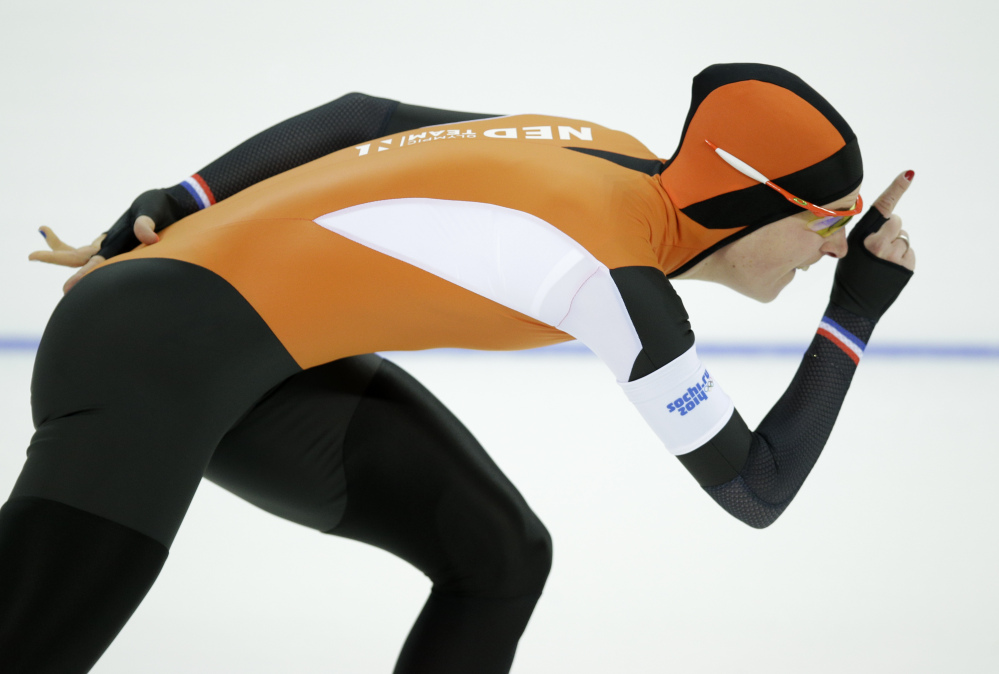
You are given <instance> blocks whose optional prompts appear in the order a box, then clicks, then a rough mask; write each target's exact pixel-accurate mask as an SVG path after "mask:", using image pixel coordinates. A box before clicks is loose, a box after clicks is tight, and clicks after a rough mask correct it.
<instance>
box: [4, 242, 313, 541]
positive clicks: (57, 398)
mask: <svg viewBox="0 0 999 674" xmlns="http://www.w3.org/2000/svg"><path fill="white" fill-rule="evenodd" d="M298 371H301V368H299V367H298V365H297V364H296V363H295V361H294V360H293V359H292V358H291V356H290V355H289V354H288V352H287V351H286V350H285V348H284V347H283V346H282V344H281V343H280V342H279V341H278V339H277V338H276V337H275V336H274V334H273V333H272V332H271V330H270V329H269V327H268V326H267V325H266V323H265V322H264V321H263V320H262V319H261V318H260V316H259V315H258V314H257V313H256V312H255V311H254V310H253V308H252V307H251V306H250V305H249V304H248V303H247V302H246V300H245V299H244V298H243V297H242V296H241V295H240V294H239V293H238V292H237V291H236V290H235V289H234V288H233V287H232V286H231V285H229V284H228V283H227V282H226V281H225V280H223V279H222V278H221V277H219V276H217V275H215V274H213V273H212V272H210V271H208V270H206V269H204V268H201V267H198V266H195V265H191V264H188V263H185V262H179V261H176V260H158V259H144V260H132V261H125V262H121V263H119V264H113V265H109V266H108V267H105V268H102V269H98V270H97V271H95V272H93V273H92V274H91V275H90V276H88V277H87V278H85V279H83V280H82V281H81V282H80V283H79V284H78V285H77V286H76V287H75V288H74V289H73V290H72V291H71V292H70V293H69V294H68V295H67V296H66V297H65V298H63V300H62V302H60V303H59V306H58V307H57V308H56V310H55V312H54V313H53V315H52V318H51V319H50V321H49V324H48V326H47V327H46V329H45V334H44V335H43V337H42V341H41V345H40V346H39V349H38V354H37V356H36V359H35V370H34V374H33V377H32V383H31V388H32V414H33V416H34V422H35V429H36V430H35V434H34V437H32V440H31V445H30V446H29V448H28V459H27V461H26V462H25V464H24V469H23V470H22V472H21V475H20V477H19V478H18V481H17V483H16V484H15V486H14V490H13V492H12V494H11V498H12V499H13V498H18V497H36V498H44V499H49V500H52V501H56V502H58V503H62V504H64V505H68V506H72V507H74V508H78V509H80V510H83V511H85V512H88V513H91V514H94V515H98V516H100V517H104V518H106V519H109V520H111V521H113V522H116V523H118V524H121V525H124V526H126V527H129V528H131V529H133V530H136V531H139V532H141V533H143V534H145V535H147V536H149V537H151V538H153V539H155V540H157V541H159V542H160V543H162V544H163V545H164V546H166V547H168V548H169V546H170V543H171V542H172V540H173V537H174V535H175V534H176V531H177V528H178V527H179V526H180V522H181V520H182V519H183V516H184V514H185V512H186V510H187V507H188V505H189V503H190V500H191V498H192V497H193V495H194V492H195V490H196V489H197V486H198V484H199V482H200V480H201V476H202V474H203V472H204V469H205V465H206V464H207V463H208V460H209V458H210V457H211V455H212V451H213V450H214V449H215V447H216V445H217V444H218V442H219V440H220V439H221V438H222V436H223V435H225V432H226V431H227V430H228V429H229V428H231V427H232V425H233V424H234V423H235V422H236V421H237V420H238V419H239V418H240V416H242V415H243V414H244V413H245V412H246V410H247V409H249V407H250V406H251V405H252V404H253V403H254V401H255V400H256V399H258V398H259V397H260V396H261V395H263V394H264V393H266V392H267V391H268V390H269V389H271V388H272V387H273V386H274V385H275V384H276V383H278V382H280V381H282V380H284V379H286V378H287V377H289V376H290V375H292V374H293V373H295V372H298Z"/></svg>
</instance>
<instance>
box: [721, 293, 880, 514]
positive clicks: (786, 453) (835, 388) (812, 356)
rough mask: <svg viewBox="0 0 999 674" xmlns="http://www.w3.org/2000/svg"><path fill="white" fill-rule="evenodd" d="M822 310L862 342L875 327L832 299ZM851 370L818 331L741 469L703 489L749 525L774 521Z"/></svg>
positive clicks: (831, 419) (819, 444)
mask: <svg viewBox="0 0 999 674" xmlns="http://www.w3.org/2000/svg"><path fill="white" fill-rule="evenodd" d="M826 315H827V316H829V317H830V318H831V319H833V320H834V321H836V322H837V323H839V324H840V325H841V326H843V327H844V328H845V329H846V330H849V331H850V332H851V333H853V334H854V335H855V336H857V337H858V338H860V340H861V341H863V342H864V343H865V344H866V343H867V341H868V340H869V339H870V336H871V333H872V332H873V330H874V324H875V322H874V321H872V320H870V319H867V318H863V317H861V316H857V315H855V314H852V313H850V312H848V311H846V310H844V309H842V308H840V307H837V306H836V305H834V304H830V305H829V307H828V308H827V309H826ZM855 371H856V365H855V364H854V362H853V360H851V359H850V357H849V356H847V355H846V354H845V353H843V351H842V350H841V349H840V348H839V347H838V346H836V345H835V344H833V343H832V342H831V341H829V339H827V338H826V337H823V336H822V335H819V334H816V335H815V338H814V339H813V340H812V343H811V345H810V346H809V348H808V351H807V352H806V353H805V357H804V359H803V360H802V363H801V365H800V366H799V367H798V371H797V373H795V376H794V379H793V380H792V381H791V385H790V386H788V388H787V390H786V391H785V392H784V395H782V396H781V398H780V400H778V401H777V404H776V405H774V406H773V408H772V409H771V410H770V412H769V414H767V416H766V417H765V418H764V419H763V421H762V422H760V425H759V427H758V428H757V429H756V432H755V433H754V434H753V438H752V445H751V446H750V448H749V455H748V456H747V458H746V461H745V464H744V465H743V467H742V469H741V470H740V471H739V475H738V476H737V477H735V478H733V479H732V480H730V481H728V482H726V483H724V484H720V485H715V486H708V487H705V488H704V490H705V491H706V492H707V493H708V494H709V495H710V496H711V498H713V499H714V500H715V501H716V502H718V504H719V505H720V506H721V507H723V508H724V509H725V510H727V511H728V512H729V513H731V514H732V515H734V516H735V517H737V518H739V519H740V520H742V521H743V522H745V523H746V524H748V525H750V526H752V527H756V528H763V527H766V526H769V525H770V524H771V523H773V521H774V520H776V519H777V518H778V517H779V516H780V514H781V513H782V512H784V509H785V508H787V506H788V504H790V502H791V499H793V498H794V496H795V494H797V493H798V490H799V489H800V488H801V485H802V483H803V482H804V481H805V478H806V477H808V473H809V472H811V470H812V467H813V466H814V465H815V462H816V461H818V458H819V455H820V454H821V453H822V449H823V448H824V447H825V444H826V440H827V439H828V438H829V434H830V433H831V432H832V428H833V424H834V423H835V421H836V417H837V416H838V415H839V410H840V408H841V407H842V405H843V399H844V398H845V397H846V392H847V390H848V389H849V387H850V382H851V380H852V379H853V374H854V372H855Z"/></svg>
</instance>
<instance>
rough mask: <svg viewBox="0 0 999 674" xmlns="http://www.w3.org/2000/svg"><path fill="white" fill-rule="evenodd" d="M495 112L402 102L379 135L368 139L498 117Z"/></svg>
mask: <svg viewBox="0 0 999 674" xmlns="http://www.w3.org/2000/svg"><path fill="white" fill-rule="evenodd" d="M496 116H497V115H494V114H487V113H482V112H460V111H458V110H440V109H438V108H426V107H423V106H422V105H410V104H409V103H400V104H399V105H398V106H397V107H396V108H395V110H393V112H392V116H391V117H390V118H389V120H388V123H387V124H386V125H385V128H384V129H383V130H382V132H381V133H379V134H378V135H377V136H372V137H371V138H369V139H368V140H373V139H375V138H378V136H391V135H392V134H394V133H400V132H402V131H412V130H413V129H419V128H420V127H424V126H437V125H438V124H455V123H457V122H468V121H471V120H473V119H489V118H491V117H496Z"/></svg>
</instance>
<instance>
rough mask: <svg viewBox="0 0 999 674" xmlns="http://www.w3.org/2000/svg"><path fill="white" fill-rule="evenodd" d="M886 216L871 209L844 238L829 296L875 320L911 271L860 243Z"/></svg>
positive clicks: (842, 305) (905, 281)
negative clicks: (844, 251) (846, 246)
mask: <svg viewBox="0 0 999 674" xmlns="http://www.w3.org/2000/svg"><path fill="white" fill-rule="evenodd" d="M887 221H888V218H886V217H885V216H883V215H881V212H880V211H879V210H878V209H877V208H871V209H869V210H868V211H867V213H865V214H864V217H862V218H861V219H860V222H858V223H857V224H856V225H854V227H853V231H852V232H850V236H848V237H847V243H848V244H849V249H848V251H847V254H846V257H844V258H842V259H840V261H839V262H838V263H837V264H836V276H835V279H834V280H833V288H832V295H831V296H830V299H831V300H832V301H833V302H834V303H835V304H836V305H838V306H840V307H842V308H843V309H846V310H847V311H849V312H851V313H854V314H856V315H857V316H863V317H864V318H870V319H871V320H874V321H876V320H878V319H879V318H881V316H882V315H884V313H885V312H886V311H888V307H890V306H891V305H892V302H894V301H895V300H896V299H897V298H898V296H899V294H900V293H901V292H902V289H903V288H904V287H905V284H906V283H908V282H909V278H911V277H912V272H911V271H910V270H908V269H906V268H905V267H903V266H901V265H897V264H895V263H894V262H889V261H888V260H883V259H881V258H880V257H878V256H877V255H875V254H874V253H872V252H871V251H869V250H867V246H865V245H864V239H866V238H867V237H868V236H870V235H871V234H873V233H875V232H877V231H878V230H879V229H881V225H883V224H885V222H887Z"/></svg>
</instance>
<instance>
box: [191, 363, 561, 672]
mask: <svg viewBox="0 0 999 674" xmlns="http://www.w3.org/2000/svg"><path fill="white" fill-rule="evenodd" d="M206 476H207V477H208V478H209V479H211V480H213V481H214V482H216V483H218V484H220V485H221V486H223V487H225V488H226V489H228V490H230V491H232V492H233V493H234V494H236V495H238V496H240V497H242V498H244V499H246V500H247V501H250V502H251V503H254V504H255V505H258V506H260V507H261V508H264V509H265V510H267V511H268V512H272V513H274V514H276V515H279V516H281V517H285V518H287V519H291V520H292V521H295V522H298V523H300V524H304V525H306V526H310V527H313V528H316V529H320V530H326V528H327V527H328V530H327V532H328V533H330V534H333V535H337V536H344V537H347V538H351V539H354V540H358V541H362V542H364V543H368V544H370V545H374V546H376V547H379V548H381V549H384V550H387V551H389V552H391V553H393V554H395V555H397V556H399V557H400V558H402V559H404V560H406V561H408V562H409V563H411V564H412V565H413V566H415V567H416V568H418V569H420V570H421V571H422V572H423V573H425V574H426V575H427V576H428V577H429V578H430V579H431V580H432V581H433V583H434V589H433V593H432V594H431V596H430V598H429V599H428V601H427V604H426V606H425V607H424V609H423V612H422V613H421V615H420V617H419V619H418V620H417V622H416V625H415V626H414V628H413V630H412V632H411V633H410V636H409V638H408V639H407V641H406V645H405V647H404V648H403V651H402V655H400V658H399V662H398V666H397V668H396V670H395V671H396V672H397V674H414V673H417V672H434V673H435V674H450V673H452V672H453V673H455V674H458V673H466V672H476V673H480V672H481V673H487V674H493V673H496V674H500V673H503V672H506V671H508V669H509V667H510V662H511V661H512V659H513V655H514V652H515V651H516V647H517V643H518V640H519V638H520V635H521V634H522V632H523V630H524V628H525V626H526V625H527V621H528V619H529V618H530V615H531V612H532V610H533V608H534V605H535V603H536V602H537V600H538V597H539V596H540V593H541V590H542V587H543V586H544V583H545V579H546V577H547V575H548V571H549V568H550V566H551V555H552V547H551V538H550V537H549V535H548V532H547V531H546V530H545V527H544V525H543V524H542V523H541V522H540V520H538V518H537V516H536V515H535V514H534V513H533V512H532V511H531V509H530V507H529V506H528V505H527V503H526V502H525V501H524V499H523V497H522V496H521V495H520V494H519V493H518V492H517V490H516V488H515V487H514V486H513V485H512V484H511V483H510V481H509V480H508V479H507V478H506V477H505V476H504V475H503V473H502V472H501V471H500V469H499V468H498V467H497V466H496V464H495V463H494V462H493V461H492V460H491V459H490V458H489V456H488V455H487V454H486V452H485V451H484V450H483V449H482V447H481V446H480V445H479V443H478V442H477V441H476V440H475V438H474V437H473V436H472V435H471V433H469V432H468V430H467V429H466V428H465V427H464V426H463V425H462V424H461V422H460V421H458V419H456V418H455V417H454V415H453V414H451V412H450V411H449V410H448V409H447V408H445V407H444V406H443V405H442V404H441V403H440V402H439V401H438V400H437V399H436V398H434V396H433V395H432V394H431V393H430V392H429V391H427V390H426V389H425V388H424V387H422V386H421V385H420V384H419V383H418V382H416V381H415V380H413V378H412V377H410V376H409V375H408V374H406V373H405V372H403V371H402V370H401V369H400V368H398V367H397V366H395V365H393V364H392V363H389V362H385V361H382V359H381V358H379V357H378V356H375V355H365V356H356V357H353V358H345V359H343V360H340V361H336V362H333V363H327V364H325V365H321V366H318V367H315V368H311V369H309V370H306V371H304V372H302V373H300V374H297V375H295V376H293V377H291V378H289V379H288V380H287V381H286V382H284V383H283V384H282V385H281V386H279V387H278V388H276V389H275V390H274V391H272V392H271V393H270V394H268V396H266V397H265V398H264V400H263V401H261V403H260V404H258V405H256V406H255V407H254V408H253V410H251V411H250V412H249V414H247V416H246V418H244V419H243V420H242V421H240V423H239V424H238V425H237V426H236V427H235V428H234V429H233V430H232V431H230V432H229V434H228V435H226V437H225V439H224V440H223V442H222V444H221V445H220V446H219V449H218V450H217V451H216V453H215V456H213V457H212V461H211V463H210V464H209V466H208V470H207V473H206Z"/></svg>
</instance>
